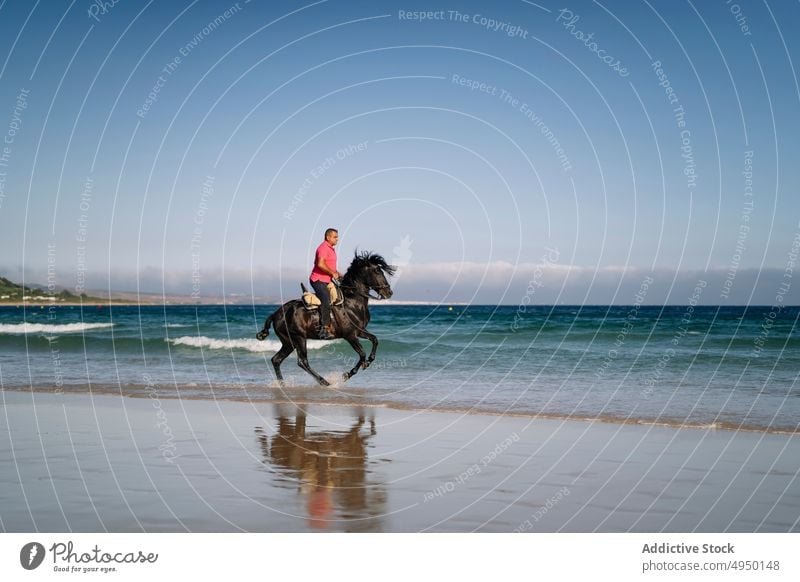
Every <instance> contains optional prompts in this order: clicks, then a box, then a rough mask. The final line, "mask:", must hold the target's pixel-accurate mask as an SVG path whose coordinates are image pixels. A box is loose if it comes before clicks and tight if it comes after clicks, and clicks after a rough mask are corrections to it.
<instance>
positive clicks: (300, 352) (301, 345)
mask: <svg viewBox="0 0 800 582" xmlns="http://www.w3.org/2000/svg"><path fill="white" fill-rule="evenodd" d="M295 349H296V350H297V365H298V366H300V367H301V368H303V369H304V370H305V371H306V372H308V373H309V374H311V375H312V376H314V378H316V380H317V382H319V383H320V384H322V385H323V386H330V382H328V381H327V380H326V379H325V378H323V377H322V376H320V375H319V374H317V373H316V372H315V371H314V370H312V369H311V366H309V365H308V350H307V349H306V340H305V338H302V339H298V340H297V345H295Z"/></svg>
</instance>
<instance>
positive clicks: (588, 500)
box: [0, 391, 800, 532]
mask: <svg viewBox="0 0 800 582" xmlns="http://www.w3.org/2000/svg"><path fill="white" fill-rule="evenodd" d="M0 398H2V402H3V405H4V406H3V413H2V414H0V451H2V454H0V528H2V531H7V532H31V531H37V530H38V531H52V532H65V531H76V532H94V531H109V532H139V531H146V532H181V531H203V532H208V531H226V532H227V531H259V532H289V531H291V532H294V531H396V532H419V531H443V532H463V531H487V532H512V531H532V532H556V531H568V532H595V531H597V532H626V531H637V532H660V531H668V532H691V531H703V532H723V531H735V532H760V531H764V532H786V531H800V523H799V522H800V479H799V478H798V476H799V471H798V465H797V462H796V460H797V459H798V458H800V437H798V436H788V435H781V434H766V433H757V432H742V431H732V430H716V429H698V428H685V429H678V428H672V427H661V426H635V425H628V424H614V423H607V422H588V421H573V420H555V419H539V418H521V417H505V416H489V415H480V414H458V413H446V412H427V411H411V410H397V409H391V408H384V407H358V406H341V405H321V404H311V405H302V406H297V405H292V404H276V403H269V402H253V403H247V402H231V401H214V400H173V399H167V398H162V399H156V398H149V397H144V398H132V397H122V396H113V395H109V394H101V395H93V394H56V393H44V392H36V393H25V392H14V391H0Z"/></svg>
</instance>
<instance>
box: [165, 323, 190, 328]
mask: <svg viewBox="0 0 800 582" xmlns="http://www.w3.org/2000/svg"><path fill="white" fill-rule="evenodd" d="M164 327H169V328H173V327H192V326H191V325H189V324H188V323H167V324H164Z"/></svg>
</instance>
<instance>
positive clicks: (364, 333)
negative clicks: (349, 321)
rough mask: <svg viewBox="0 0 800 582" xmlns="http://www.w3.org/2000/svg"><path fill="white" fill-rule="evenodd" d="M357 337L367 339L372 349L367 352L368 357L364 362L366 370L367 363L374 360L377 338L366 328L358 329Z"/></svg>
mask: <svg viewBox="0 0 800 582" xmlns="http://www.w3.org/2000/svg"><path fill="white" fill-rule="evenodd" d="M358 337H363V338H364V339H368V340H369V341H370V342H372V351H371V352H370V353H369V357H368V358H367V361H366V362H365V363H364V369H365V370H366V369H367V368H369V365H370V364H371V363H372V362H374V361H375V353H376V352H377V351H378V338H377V337H375V336H374V335H372V334H371V333H369V332H368V331H367V330H366V329H362V330H360V331H359V332H358Z"/></svg>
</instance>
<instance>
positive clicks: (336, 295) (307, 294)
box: [300, 282, 344, 311]
mask: <svg viewBox="0 0 800 582" xmlns="http://www.w3.org/2000/svg"><path fill="white" fill-rule="evenodd" d="M300 289H302V290H303V307H305V308H306V309H307V310H308V311H315V310H317V309H319V306H320V304H321V303H322V300H321V299H320V298H319V297H317V294H316V293H312V292H311V291H309V290H308V289H306V286H305V285H304V284H303V283H300ZM328 293H330V295H331V306H336V307H338V306H340V305H342V304H344V295H342V293H340V292H339V288H338V287H337V286H336V285H335V284H334V283H333V282H331V283H328Z"/></svg>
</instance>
